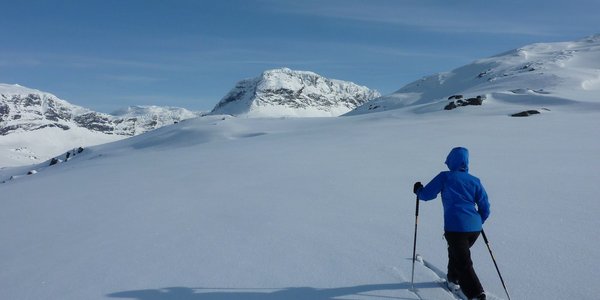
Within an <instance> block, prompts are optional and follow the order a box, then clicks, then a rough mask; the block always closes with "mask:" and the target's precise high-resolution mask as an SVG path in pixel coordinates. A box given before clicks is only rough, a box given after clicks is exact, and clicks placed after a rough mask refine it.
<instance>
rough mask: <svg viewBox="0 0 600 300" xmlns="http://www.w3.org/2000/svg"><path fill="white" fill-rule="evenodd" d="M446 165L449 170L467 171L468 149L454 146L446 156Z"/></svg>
mask: <svg viewBox="0 0 600 300" xmlns="http://www.w3.org/2000/svg"><path fill="white" fill-rule="evenodd" d="M446 165H447V166H448V169H450V171H463V172H468V171H469V150H467V148H463V147H456V148H454V149H452V151H450V154H448V157H447V158H446Z"/></svg>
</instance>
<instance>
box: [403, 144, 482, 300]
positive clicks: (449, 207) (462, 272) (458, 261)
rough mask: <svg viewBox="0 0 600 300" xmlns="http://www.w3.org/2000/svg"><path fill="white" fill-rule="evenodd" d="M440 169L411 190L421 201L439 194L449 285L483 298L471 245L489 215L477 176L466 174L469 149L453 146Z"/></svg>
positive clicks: (473, 296)
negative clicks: (440, 195)
mask: <svg viewBox="0 0 600 300" xmlns="http://www.w3.org/2000/svg"><path fill="white" fill-rule="evenodd" d="M446 165H447V166H448V169H449V171H443V172H441V173H439V174H438V175H437V176H435V177H434V178H433V179H432V180H431V182H429V183H428V184H427V185H426V186H423V184H421V182H416V183H415V184H414V187H413V192H414V193H415V194H417V196H418V198H419V199H420V200H423V201H428V200H433V199H435V198H437V195H438V194H440V193H441V194H442V204H443V206H444V231H445V233H444V236H445V238H446V241H447V242H448V274H447V277H448V285H449V287H450V288H453V289H458V288H459V287H460V289H462V291H463V293H464V294H465V296H467V297H468V298H469V299H486V296H485V292H484V290H483V287H482V286H481V283H480V282H479V278H478V277H477V274H476V273H475V270H474V269H473V261H472V260H471V251H470V248H471V246H473V244H474V243H475V241H476V240H477V238H478V237H479V234H480V233H481V230H482V225H483V223H484V222H485V220H486V219H487V218H488V216H489V215H490V203H489V202H488V196H487V193H486V192H485V189H484V188H483V185H482V184H481V181H480V180H479V178H477V177H475V176H473V175H471V174H469V151H468V150H467V149H466V148H463V147H456V148H454V149H452V151H450V154H448V157H447V158H446Z"/></svg>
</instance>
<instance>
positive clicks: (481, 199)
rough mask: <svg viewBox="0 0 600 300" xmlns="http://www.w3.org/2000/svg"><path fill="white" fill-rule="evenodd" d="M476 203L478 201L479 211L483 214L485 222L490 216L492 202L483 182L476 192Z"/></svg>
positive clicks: (483, 221) (482, 219)
mask: <svg viewBox="0 0 600 300" xmlns="http://www.w3.org/2000/svg"><path fill="white" fill-rule="evenodd" d="M475 203H477V212H478V213H479V215H480V216H481V222H482V223H485V220H487V218H488V217H489V216H490V202H489V201H488V196H487V192H486V191H485V188H484V187H483V185H482V184H481V182H480V183H479V188H478V189H477V193H476V194H475Z"/></svg>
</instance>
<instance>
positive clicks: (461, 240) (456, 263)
mask: <svg viewBox="0 0 600 300" xmlns="http://www.w3.org/2000/svg"><path fill="white" fill-rule="evenodd" d="M445 236H446V241H447V242H448V254H449V261H450V260H451V261H452V263H449V264H448V265H449V269H450V267H451V268H452V272H455V274H452V275H458V281H459V284H460V287H461V289H462V290H463V292H464V293H465V295H466V296H467V297H468V298H469V299H470V298H474V297H477V296H479V295H480V294H481V293H483V287H482V286H481V283H480V282H479V278H478V277H477V274H476V273H475V270H474V269H473V261H472V260H471V251H470V249H469V248H470V247H471V246H472V245H473V243H475V241H476V240H477V237H478V236H479V233H478V232H446V234H445ZM449 271H450V270H449ZM448 276H451V275H450V274H449V275H448Z"/></svg>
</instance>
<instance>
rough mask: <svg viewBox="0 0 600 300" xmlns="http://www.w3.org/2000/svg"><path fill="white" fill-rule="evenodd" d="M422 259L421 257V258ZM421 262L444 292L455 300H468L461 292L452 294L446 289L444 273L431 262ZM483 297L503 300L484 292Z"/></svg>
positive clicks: (490, 299)
mask: <svg viewBox="0 0 600 300" xmlns="http://www.w3.org/2000/svg"><path fill="white" fill-rule="evenodd" d="M421 258H422V257H421ZM421 261H422V265H423V266H424V267H425V268H427V269H429V271H431V272H432V273H433V274H434V275H435V276H437V278H438V279H437V282H439V284H440V285H441V286H442V287H443V288H444V290H446V291H447V292H448V293H450V294H452V296H453V297H454V298H455V299H457V300H469V299H468V298H467V296H465V294H463V293H462V291H459V292H457V293H453V292H450V291H449V290H448V289H447V287H446V272H444V271H442V270H440V269H439V268H438V267H436V266H435V265H433V264H432V263H431V262H429V261H427V260H425V259H423V258H422V259H421ZM485 295H486V297H487V299H488V300H503V299H502V298H500V297H498V296H496V295H493V294H490V292H487V291H486V292H485Z"/></svg>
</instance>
